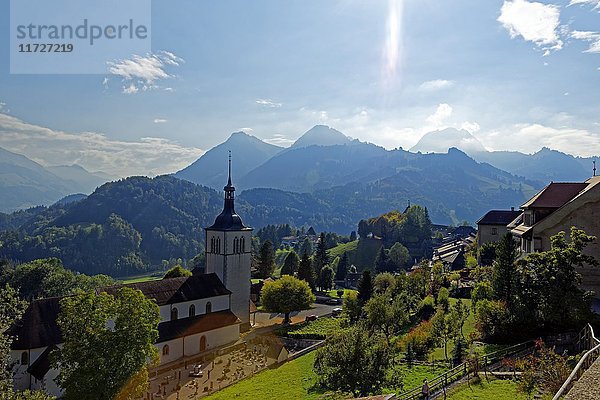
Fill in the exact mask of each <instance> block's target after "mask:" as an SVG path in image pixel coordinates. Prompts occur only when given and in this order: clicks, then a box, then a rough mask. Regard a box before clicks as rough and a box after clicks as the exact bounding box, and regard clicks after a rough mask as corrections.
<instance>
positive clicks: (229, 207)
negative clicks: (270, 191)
mask: <svg viewBox="0 0 600 400" xmlns="http://www.w3.org/2000/svg"><path fill="white" fill-rule="evenodd" d="M228 162H229V165H228V175H227V185H226V186H225V187H224V188H223V191H224V192H225V201H224V204H223V211H222V212H221V214H219V215H218V216H217V218H216V219H215V223H214V224H213V225H212V226H210V227H208V228H207V229H212V230H222V231H224V230H228V231H230V230H245V229H249V228H248V227H246V226H245V225H244V223H243V222H242V218H240V216H239V215H237V213H236V212H235V204H234V200H235V195H234V193H235V187H234V186H233V184H232V183H231V151H229V161H228Z"/></svg>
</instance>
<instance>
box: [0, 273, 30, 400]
mask: <svg viewBox="0 0 600 400" xmlns="http://www.w3.org/2000/svg"><path fill="white" fill-rule="evenodd" d="M26 306H27V303H26V302H24V301H23V300H21V299H19V296H18V295H17V291H16V290H15V289H13V288H12V287H10V286H9V285H6V286H4V287H2V288H0V399H2V400H4V399H3V397H2V393H11V392H12V373H11V365H12V364H11V359H10V345H11V343H12V340H13V338H12V337H10V336H9V335H8V334H7V333H6V330H7V329H8V328H9V327H10V326H11V325H12V324H13V323H14V322H15V321H16V320H18V319H19V318H20V317H21V315H22V314H23V312H24V311H25V307H26Z"/></svg>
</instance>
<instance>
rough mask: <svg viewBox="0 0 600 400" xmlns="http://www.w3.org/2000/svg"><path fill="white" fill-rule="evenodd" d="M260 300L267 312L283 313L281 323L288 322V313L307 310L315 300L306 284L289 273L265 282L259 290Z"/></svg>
mask: <svg viewBox="0 0 600 400" xmlns="http://www.w3.org/2000/svg"><path fill="white" fill-rule="evenodd" d="M260 300H261V302H262V305H263V307H264V308H265V310H267V311H268V312H275V313H282V314H284V319H283V323H284V324H289V323H290V313H291V312H293V311H301V310H308V309H309V308H310V306H311V304H312V303H313V302H314V301H315V296H314V295H313V294H312V291H311V290H310V287H309V286H308V284H307V283H306V282H305V281H303V280H300V279H298V278H294V277H293V276H290V275H284V276H283V277H281V278H280V279H278V280H276V281H273V282H266V283H265V285H264V286H263V288H262V290H261V292H260Z"/></svg>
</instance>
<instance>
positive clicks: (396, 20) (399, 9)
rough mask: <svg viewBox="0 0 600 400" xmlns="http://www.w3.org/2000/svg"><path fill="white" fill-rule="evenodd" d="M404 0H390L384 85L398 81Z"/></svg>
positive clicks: (384, 61)
mask: <svg viewBox="0 0 600 400" xmlns="http://www.w3.org/2000/svg"><path fill="white" fill-rule="evenodd" d="M403 2H404V0H389V1H388V14H387V23H386V35H385V43H384V46H383V79H384V86H385V87H390V86H392V85H393V84H394V83H396V82H397V81H398V78H399V77H398V74H397V70H398V67H399V66H400V65H401V62H402V14H403V7H404V4H403Z"/></svg>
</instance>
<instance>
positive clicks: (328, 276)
mask: <svg viewBox="0 0 600 400" xmlns="http://www.w3.org/2000/svg"><path fill="white" fill-rule="evenodd" d="M333 278H334V272H333V269H332V268H331V267H330V266H329V265H326V266H324V267H323V268H321V273H320V274H319V285H318V286H319V287H320V288H321V290H330V289H332V288H333Z"/></svg>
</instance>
